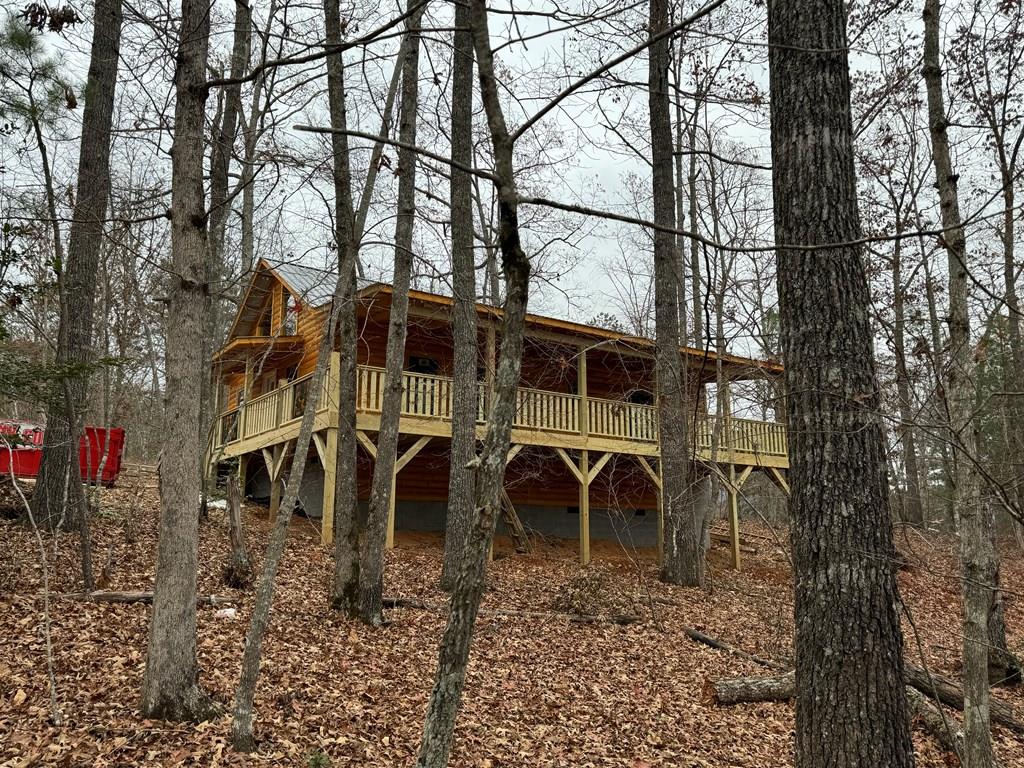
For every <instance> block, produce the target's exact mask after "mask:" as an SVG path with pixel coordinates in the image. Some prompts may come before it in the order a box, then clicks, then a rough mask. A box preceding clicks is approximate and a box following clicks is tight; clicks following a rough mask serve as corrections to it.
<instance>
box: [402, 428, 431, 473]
mask: <svg viewBox="0 0 1024 768" xmlns="http://www.w3.org/2000/svg"><path fill="white" fill-rule="evenodd" d="M431 439H432V438H431V437H430V436H429V435H428V436H426V437H421V438H420V439H419V440H417V441H416V442H415V443H413V444H412V445H411V446H409V450H407V451H406V452H405V453H403V454H402V457H401V458H400V459H398V460H397V461H396V462H395V474H398V473H399V472H401V471H402V470H403V469H404V468H405V465H406V464H408V463H409V462H410V461H412V460H413V459H415V458H416V454H417V453H419V452H420V451H422V450H423V448H424V447H425V446H426V444H427V443H429V442H430V441H431Z"/></svg>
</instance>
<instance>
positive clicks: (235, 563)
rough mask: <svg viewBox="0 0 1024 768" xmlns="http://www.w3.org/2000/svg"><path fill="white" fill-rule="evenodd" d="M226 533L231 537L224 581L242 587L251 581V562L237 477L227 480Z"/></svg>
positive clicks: (232, 585) (229, 584)
mask: <svg viewBox="0 0 1024 768" xmlns="http://www.w3.org/2000/svg"><path fill="white" fill-rule="evenodd" d="M227 490H228V507H227V518H228V533H229V536H230V539H231V555H230V558H229V559H228V564H227V567H226V568H225V569H224V583H225V584H227V585H228V586H231V587H236V588H243V587H247V586H249V584H250V583H251V582H252V562H251V561H250V560H249V552H248V550H246V548H245V526H244V524H243V523H242V493H241V490H240V489H239V487H238V478H237V477H232V478H230V479H229V480H228V488H227Z"/></svg>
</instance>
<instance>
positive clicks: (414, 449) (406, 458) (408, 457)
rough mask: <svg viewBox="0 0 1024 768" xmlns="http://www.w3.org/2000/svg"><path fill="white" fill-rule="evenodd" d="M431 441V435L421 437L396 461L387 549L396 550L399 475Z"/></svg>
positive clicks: (389, 512)
mask: <svg viewBox="0 0 1024 768" xmlns="http://www.w3.org/2000/svg"><path fill="white" fill-rule="evenodd" d="M431 439H432V438H431V436H429V435H428V436H426V437H421V438H420V439H419V440H417V441H416V442H415V443H413V444H412V445H411V446H409V448H408V450H406V452H405V453H403V454H402V455H401V456H399V457H398V460H397V461H395V468H394V470H393V471H392V472H391V497H390V499H389V500H388V525H387V533H386V534H385V537H384V547H385V548H386V549H394V548H395V504H396V502H397V501H398V499H397V498H396V496H397V493H396V492H395V491H396V487H397V485H398V473H399V472H401V471H402V469H404V468H405V465H406V464H408V463H409V462H410V461H412V460H413V459H414V458H416V454H418V453H419V452H420V451H422V450H423V448H424V447H425V446H426V444H427V443H429V442H430V441H431ZM374 458H376V451H375V452H374Z"/></svg>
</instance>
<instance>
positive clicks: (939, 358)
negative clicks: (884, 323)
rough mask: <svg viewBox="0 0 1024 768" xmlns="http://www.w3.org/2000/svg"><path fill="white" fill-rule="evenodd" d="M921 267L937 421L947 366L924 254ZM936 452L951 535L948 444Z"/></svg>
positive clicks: (956, 523)
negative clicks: (922, 267) (923, 275)
mask: <svg viewBox="0 0 1024 768" xmlns="http://www.w3.org/2000/svg"><path fill="white" fill-rule="evenodd" d="M923 266H924V273H925V298H926V300H927V303H928V329H929V337H930V339H931V350H930V355H929V357H930V358H931V367H932V376H933V378H934V385H935V393H936V396H937V400H938V404H937V413H936V417H937V418H941V417H944V416H945V409H946V396H947V393H946V384H945V375H944V373H943V372H944V371H945V368H946V366H945V362H944V360H945V356H944V355H943V343H942V327H941V324H940V321H939V308H938V299H937V297H936V295H935V287H936V284H935V281H934V280H933V279H932V273H931V258H930V256H929V255H928V254H923ZM938 451H939V460H940V462H941V470H942V481H943V497H942V502H943V504H944V505H945V516H946V520H947V522H948V524H949V526H950V527H951V528H952V529H953V530H954V531H959V530H960V515H959V513H958V512H957V509H956V506H955V505H954V504H953V462H952V460H951V459H950V455H949V451H950V445H949V441H948V440H946V439H939V441H938Z"/></svg>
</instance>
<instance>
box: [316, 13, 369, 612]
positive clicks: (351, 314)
mask: <svg viewBox="0 0 1024 768" xmlns="http://www.w3.org/2000/svg"><path fill="white" fill-rule="evenodd" d="M324 23H325V29H326V32H327V44H328V45H336V44H339V43H341V41H342V33H341V9H340V7H339V3H338V0H324ZM327 93H328V101H329V104H330V111H331V127H332V128H334V129H336V131H335V132H334V133H332V134H331V149H332V151H333V153H334V157H333V158H332V160H333V166H332V169H333V174H334V227H335V232H334V240H335V244H336V245H337V248H338V279H339V281H340V282H341V284H342V292H341V305H340V306H339V307H338V350H339V355H338V356H339V363H340V369H339V371H338V375H339V383H338V447H337V453H336V462H335V473H336V474H335V482H334V537H335V538H334V575H333V579H332V582H331V596H330V602H331V605H332V607H334V608H336V609H339V610H341V611H344V612H345V613H346V614H348V615H350V616H352V615H356V611H357V607H358V596H359V538H360V536H359V533H360V532H359V519H358V513H359V510H358V505H359V498H358V491H359V489H358V484H357V477H356V466H357V465H356V458H357V452H358V440H357V438H356V381H357V365H356V363H357V361H358V350H357V348H356V343H357V338H356V336H357V332H358V331H357V324H356V305H355V299H356V272H355V262H356V252H357V250H358V247H359V244H358V237H357V236H356V233H355V222H354V218H355V214H354V213H353V209H352V174H351V170H352V169H351V164H350V162H349V146H348V136H346V135H345V133H344V131H346V130H348V115H347V111H346V106H345V66H344V59H343V57H342V54H340V53H339V54H336V55H334V56H329V57H327ZM368 183H369V182H368Z"/></svg>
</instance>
